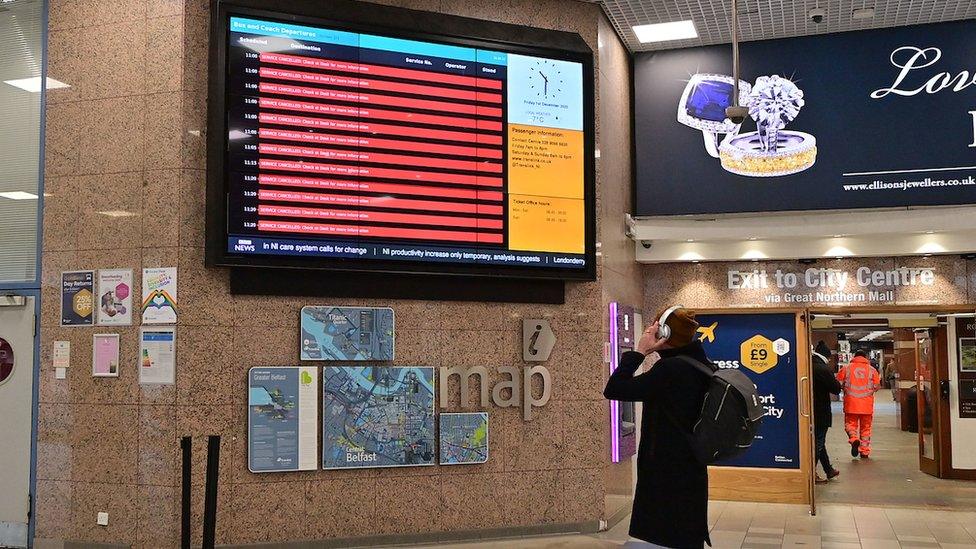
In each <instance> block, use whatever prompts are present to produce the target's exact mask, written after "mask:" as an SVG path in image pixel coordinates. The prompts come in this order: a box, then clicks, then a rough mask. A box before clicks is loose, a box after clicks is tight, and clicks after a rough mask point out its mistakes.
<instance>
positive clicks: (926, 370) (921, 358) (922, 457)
mask: <svg viewBox="0 0 976 549" xmlns="http://www.w3.org/2000/svg"><path fill="white" fill-rule="evenodd" d="M915 384H916V385H915V387H916V390H917V391H918V407H917V408H918V409H917V413H918V462H919V468H920V469H921V470H922V472H924V473H927V474H929V475H933V476H939V462H938V459H937V458H938V456H937V454H936V452H937V451H938V447H937V445H936V440H935V435H936V432H937V429H936V425H935V421H936V417H937V412H936V406H937V403H936V401H935V399H937V398H939V397H938V395H937V394H936V393H937V392H938V389H937V385H936V383H935V353H934V348H933V345H932V332H931V330H918V331H916V332H915Z"/></svg>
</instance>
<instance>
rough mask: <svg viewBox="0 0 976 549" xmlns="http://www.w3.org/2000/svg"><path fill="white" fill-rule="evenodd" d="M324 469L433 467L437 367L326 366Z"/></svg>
mask: <svg viewBox="0 0 976 549" xmlns="http://www.w3.org/2000/svg"><path fill="white" fill-rule="evenodd" d="M322 392H323V395H324V396H323V400H322V431H323V436H322V468H323V469H356V468H366V467H411V466H418V465H434V464H435V463H436V459H437V451H436V445H437V440H436V433H435V431H434V369H433V368H430V367H404V368H389V367H383V366H372V367H355V368H350V367H327V368H325V369H324V370H323V373H322Z"/></svg>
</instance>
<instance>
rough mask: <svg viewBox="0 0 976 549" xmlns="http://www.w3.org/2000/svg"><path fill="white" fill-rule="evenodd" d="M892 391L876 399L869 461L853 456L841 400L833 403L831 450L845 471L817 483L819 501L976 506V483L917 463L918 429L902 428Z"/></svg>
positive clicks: (946, 506)
mask: <svg viewBox="0 0 976 549" xmlns="http://www.w3.org/2000/svg"><path fill="white" fill-rule="evenodd" d="M896 413H897V411H896V408H895V403H894V401H893V400H892V399H891V392H890V391H881V392H879V393H878V395H877V397H876V398H875V406H874V433H873V436H872V439H873V440H872V451H871V459H870V460H862V459H851V454H850V451H851V447H850V445H849V444H848V443H847V435H846V434H844V414H843V412H842V405H841V403H839V402H835V403H834V422H833V427H832V428H831V429H830V431H828V432H827V451H828V453H829V454H830V457H831V461H832V462H833V466H834V467H835V468H837V469H838V470H839V471H840V472H841V474H840V476H839V477H837V479H836V480H834V481H831V482H829V483H827V484H822V485H818V486H817V501H820V502H823V503H856V504H861V505H877V506H909V507H924V508H936V509H976V482H971V481H954V480H942V479H937V478H935V477H932V476H929V475H926V474H925V473H923V472H921V471H920V470H919V468H918V434H917V433H909V432H907V431H901V430H899V429H898V424H897V417H896Z"/></svg>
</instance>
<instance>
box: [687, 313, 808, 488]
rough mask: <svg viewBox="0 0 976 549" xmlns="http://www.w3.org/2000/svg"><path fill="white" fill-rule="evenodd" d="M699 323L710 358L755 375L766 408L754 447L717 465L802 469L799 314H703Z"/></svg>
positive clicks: (702, 340) (718, 364)
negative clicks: (799, 395) (798, 347)
mask: <svg viewBox="0 0 976 549" xmlns="http://www.w3.org/2000/svg"><path fill="white" fill-rule="evenodd" d="M698 322H699V324H701V326H702V328H699V340H700V341H701V342H702V344H703V345H704V347H705V353H706V354H707V355H708V358H709V359H711V360H712V362H714V363H715V364H716V365H717V366H718V367H719V368H735V369H738V370H741V371H742V372H743V373H745V374H746V375H747V376H749V379H751V380H752V382H753V383H755V384H756V387H757V388H758V390H759V398H760V399H761V400H762V405H763V408H764V410H765V415H764V417H763V422H762V426H761V427H760V428H759V431H758V433H756V439H755V441H754V442H753V444H752V448H750V449H749V450H748V451H746V452H745V453H744V454H742V455H741V456H738V457H736V458H734V459H731V460H728V461H724V462H721V463H718V464H717V465H730V466H737V467H770V468H776V469H799V468H800V429H799V403H798V399H797V382H796V375H797V355H796V317H795V316H794V315H793V314H704V315H698Z"/></svg>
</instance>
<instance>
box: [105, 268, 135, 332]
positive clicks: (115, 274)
mask: <svg viewBox="0 0 976 549" xmlns="http://www.w3.org/2000/svg"><path fill="white" fill-rule="evenodd" d="M98 324H99V326H129V325H131V324H132V269H103V270H101V271H98Z"/></svg>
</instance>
